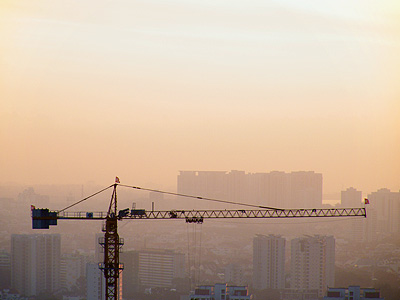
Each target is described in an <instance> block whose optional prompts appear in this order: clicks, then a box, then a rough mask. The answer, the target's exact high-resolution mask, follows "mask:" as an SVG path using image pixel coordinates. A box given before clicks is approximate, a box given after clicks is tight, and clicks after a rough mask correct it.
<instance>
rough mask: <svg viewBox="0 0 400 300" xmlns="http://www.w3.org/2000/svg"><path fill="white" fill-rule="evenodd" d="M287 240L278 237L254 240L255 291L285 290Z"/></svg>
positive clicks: (264, 236) (260, 236)
mask: <svg viewBox="0 0 400 300" xmlns="http://www.w3.org/2000/svg"><path fill="white" fill-rule="evenodd" d="M285 245H286V240H285V239H284V238H282V237H281V236H278V235H272V234H270V235H267V236H266V235H257V236H256V237H255V238H254V239H253V286H254V288H255V289H258V290H262V289H283V288H285Z"/></svg>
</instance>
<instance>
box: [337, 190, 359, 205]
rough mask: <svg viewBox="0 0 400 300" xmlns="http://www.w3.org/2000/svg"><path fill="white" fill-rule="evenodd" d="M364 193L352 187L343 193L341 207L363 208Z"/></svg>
mask: <svg viewBox="0 0 400 300" xmlns="http://www.w3.org/2000/svg"><path fill="white" fill-rule="evenodd" d="M361 199H362V192H361V191H357V190H356V189H355V188H353V187H350V188H348V189H347V190H345V191H342V192H341V198H340V205H341V207H361Z"/></svg>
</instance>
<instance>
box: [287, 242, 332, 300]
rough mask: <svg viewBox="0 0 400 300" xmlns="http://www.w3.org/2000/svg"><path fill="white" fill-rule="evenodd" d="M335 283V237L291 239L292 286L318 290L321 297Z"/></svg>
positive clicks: (293, 287)
mask: <svg viewBox="0 0 400 300" xmlns="http://www.w3.org/2000/svg"><path fill="white" fill-rule="evenodd" d="M334 284H335V239H334V237H333V236H319V235H315V236H306V237H300V238H296V239H293V240H292V241H291V267H290V287H291V288H292V289H298V290H318V291H319V297H322V296H323V295H324V294H325V291H326V289H327V287H328V286H334Z"/></svg>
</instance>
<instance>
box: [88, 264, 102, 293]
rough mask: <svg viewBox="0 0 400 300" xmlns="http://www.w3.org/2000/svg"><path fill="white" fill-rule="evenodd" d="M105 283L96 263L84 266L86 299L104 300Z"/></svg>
mask: <svg viewBox="0 0 400 300" xmlns="http://www.w3.org/2000/svg"><path fill="white" fill-rule="evenodd" d="M105 293H106V281H105V278H104V275H103V273H102V272H101V270H100V269H99V264H98V263H88V264H86V299H87V300H104V299H105Z"/></svg>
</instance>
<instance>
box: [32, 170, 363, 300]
mask: <svg viewBox="0 0 400 300" xmlns="http://www.w3.org/2000/svg"><path fill="white" fill-rule="evenodd" d="M118 186H123V187H127V188H132V189H137V190H145V191H151V192H159V193H164V194H170V195H175V196H182V197H190V198H196V199H200V200H206V201H215V202H220V203H226V204H236V205H242V206H247V207H253V209H239V210H234V209H225V210H169V211H157V210H151V211H147V210H144V209H131V210H130V209H129V208H126V209H122V210H118V209H117V187H118ZM110 188H112V189H113V191H112V196H111V201H110V205H109V207H108V211H107V212H67V211H66V210H67V209H69V208H70V207H72V206H75V205H77V204H79V203H81V202H83V201H86V200H87V199H89V198H91V197H93V196H95V195H97V194H100V193H101V192H104V191H105V190H107V189H110ZM31 215H32V228H33V229H49V227H50V226H54V225H57V221H58V220H103V221H105V225H104V226H103V232H104V238H101V239H100V244H101V245H102V246H103V247H104V261H103V263H101V264H99V268H100V269H101V270H102V271H103V273H104V277H105V282H106V289H105V299H106V300H118V278H119V274H120V272H121V270H122V269H123V266H122V264H120V262H119V253H120V249H121V247H122V245H123V243H124V242H123V239H121V238H120V237H119V235H118V221H121V220H126V219H135V220H137V219H151V220H162V219H169V220H173V219H184V220H185V221H186V222H187V223H198V224H200V223H203V221H204V219H219V218H225V219H232V218H239V219H249V218H318V217H324V218H326V217H366V216H367V215H366V209H365V207H364V208H333V209H328V208H325V209H318V208H312V209H280V208H273V207H267V206H260V205H252V204H245V203H237V202H232V201H225V200H218V199H211V198H206V197H196V196H191V195H185V194H178V193H170V192H163V191H158V190H152V189H146V188H141V187H137V186H129V185H124V184H120V182H119V179H118V177H117V178H116V181H115V183H114V184H112V185H110V186H108V187H106V188H104V189H102V190H100V191H98V192H96V193H94V194H93V195H90V196H88V197H86V198H84V199H82V200H80V201H78V202H76V203H74V204H72V205H69V206H68V207H66V208H64V209H62V210H59V211H50V210H49V209H48V208H35V207H34V206H31Z"/></svg>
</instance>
